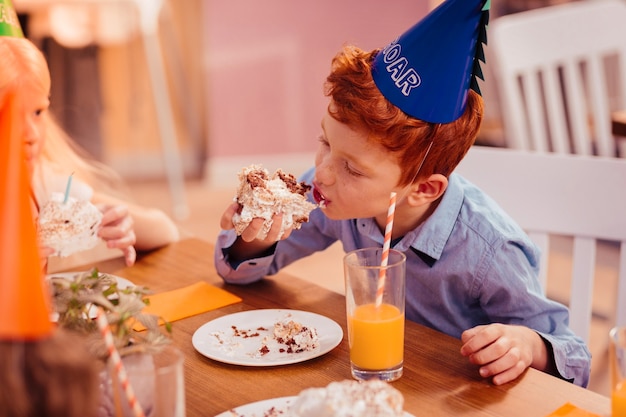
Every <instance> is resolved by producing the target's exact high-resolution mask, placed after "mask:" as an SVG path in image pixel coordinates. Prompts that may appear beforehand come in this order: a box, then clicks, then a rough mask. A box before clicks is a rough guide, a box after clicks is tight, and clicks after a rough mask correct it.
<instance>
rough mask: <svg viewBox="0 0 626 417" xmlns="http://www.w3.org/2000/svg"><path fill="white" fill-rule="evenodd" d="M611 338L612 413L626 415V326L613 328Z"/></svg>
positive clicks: (610, 333)
mask: <svg viewBox="0 0 626 417" xmlns="http://www.w3.org/2000/svg"><path fill="white" fill-rule="evenodd" d="M609 339H610V343H609V366H610V375H611V415H612V416H613V417H616V416H626V327H619V326H618V327H614V328H612V329H611V331H610V332H609Z"/></svg>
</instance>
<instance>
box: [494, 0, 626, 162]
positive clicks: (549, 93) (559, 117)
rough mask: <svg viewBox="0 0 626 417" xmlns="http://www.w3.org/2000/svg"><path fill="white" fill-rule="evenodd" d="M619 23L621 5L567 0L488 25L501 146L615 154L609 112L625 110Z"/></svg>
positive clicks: (624, 29)
mask: <svg viewBox="0 0 626 417" xmlns="http://www.w3.org/2000/svg"><path fill="white" fill-rule="evenodd" d="M625 22H626V1H624V0H581V1H573V2H571V3H565V4H561V5H557V6H551V7H543V8H539V9H534V10H529V11H526V12H520V13H514V14H510V15H505V16H502V17H499V18H496V19H494V20H493V21H492V22H491V24H490V25H489V48H488V50H487V54H488V60H491V61H490V62H491V64H490V70H491V71H492V72H493V75H494V77H495V82H496V86H497V90H498V94H499V100H500V102H501V114H502V119H503V120H502V121H503V124H504V130H505V132H504V135H505V138H504V141H505V143H506V146H507V147H511V148H516V149H528V150H537V151H545V152H549V151H551V152H557V153H575V154H583V155H603V156H616V155H617V152H616V140H615V138H614V137H613V136H612V134H611V113H612V112H614V111H617V110H621V109H626V23H625ZM622 156H626V155H622Z"/></svg>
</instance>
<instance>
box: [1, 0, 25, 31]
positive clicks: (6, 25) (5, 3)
mask: <svg viewBox="0 0 626 417" xmlns="http://www.w3.org/2000/svg"><path fill="white" fill-rule="evenodd" d="M0 36H13V37H16V38H23V37H24V33H23V32H22V27H21V26H20V21H19V20H18V18H17V13H15V8H14V7H13V4H11V0H0Z"/></svg>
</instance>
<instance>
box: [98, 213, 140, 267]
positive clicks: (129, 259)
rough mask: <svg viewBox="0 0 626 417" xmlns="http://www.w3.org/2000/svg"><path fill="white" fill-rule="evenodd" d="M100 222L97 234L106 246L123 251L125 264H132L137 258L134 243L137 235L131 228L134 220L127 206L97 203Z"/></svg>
mask: <svg viewBox="0 0 626 417" xmlns="http://www.w3.org/2000/svg"><path fill="white" fill-rule="evenodd" d="M98 208H99V209H100V211H101V212H102V222H101V223H100V230H99V231H98V236H99V237H100V238H101V239H102V240H104V241H105V242H106V244H107V247H108V248H117V249H120V250H121V251H122V252H123V253H124V259H125V260H126V265H127V266H132V265H133V264H134V263H135V260H136V259H137V252H136V251H135V247H134V245H135V243H136V242H137V237H136V236H135V231H134V229H133V226H134V222H133V218H132V217H131V215H130V213H129V211H128V207H126V206H125V205H123V204H117V205H99V206H98Z"/></svg>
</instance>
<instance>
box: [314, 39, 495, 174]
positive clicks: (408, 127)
mask: <svg viewBox="0 0 626 417" xmlns="http://www.w3.org/2000/svg"><path fill="white" fill-rule="evenodd" d="M378 52H379V50H378V49H377V50H374V51H371V52H365V51H363V50H361V49H359V48H357V47H354V46H345V47H344V48H343V50H342V51H341V52H339V53H338V54H337V55H336V56H335V57H334V58H333V61H332V68H331V73H330V75H329V76H328V77H327V79H326V84H325V94H326V95H327V96H329V97H330V98H331V99H332V101H333V103H334V106H329V112H330V114H331V116H332V117H333V118H335V119H336V120H337V121H339V122H341V123H344V124H346V125H348V126H350V128H352V129H353V130H355V131H357V132H359V133H363V134H365V135H366V136H367V137H368V140H370V141H373V142H376V143H379V144H380V145H382V146H383V147H384V148H385V149H387V150H388V151H390V152H392V153H394V154H397V157H398V162H399V165H400V168H401V170H402V174H401V177H400V181H399V184H398V185H399V186H405V185H409V184H410V183H412V182H413V181H414V180H416V179H423V178H427V177H429V176H430V175H432V174H442V175H445V176H446V177H448V176H449V175H450V174H451V173H452V171H453V170H454V168H456V166H457V165H458V164H459V162H460V161H461V160H462V159H463V157H464V156H465V154H466V153H467V151H468V150H469V149H470V147H471V146H472V145H473V144H474V141H475V139H476V136H477V135H478V132H479V130H480V124H481V122H482V117H483V101H482V98H481V97H480V95H478V94H477V93H476V92H474V91H472V90H470V91H469V94H468V97H467V106H466V108H465V112H464V113H463V115H462V116H461V117H460V118H459V119H457V120H455V121H454V122H451V123H444V124H442V123H429V122H425V121H423V120H419V119H416V118H414V117H411V116H409V115H407V114H406V113H404V112H403V111H402V110H400V109H399V108H397V107H396V106H394V105H393V104H391V103H390V102H389V101H388V100H387V99H386V98H385V97H384V96H383V95H382V94H381V93H380V91H379V90H378V88H377V87H376V84H375V83H374V80H373V79H372V75H371V64H372V61H373V59H374V57H375V56H376V54H377V53H378ZM331 109H332V110H331ZM431 142H432V147H431V148H430V151H428V149H429V147H430V144H431ZM427 152H428V155H427V156H426V153H427ZM422 161H424V163H423V165H422V167H421V169H420V168H419V167H420V164H421V163H422ZM418 169H420V171H419V175H417V171H418Z"/></svg>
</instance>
